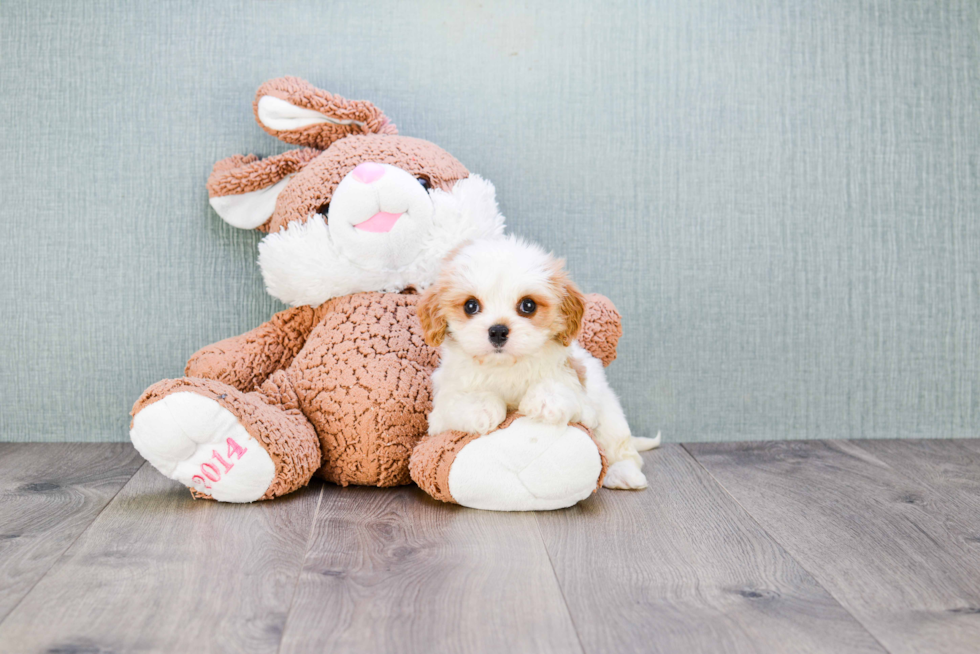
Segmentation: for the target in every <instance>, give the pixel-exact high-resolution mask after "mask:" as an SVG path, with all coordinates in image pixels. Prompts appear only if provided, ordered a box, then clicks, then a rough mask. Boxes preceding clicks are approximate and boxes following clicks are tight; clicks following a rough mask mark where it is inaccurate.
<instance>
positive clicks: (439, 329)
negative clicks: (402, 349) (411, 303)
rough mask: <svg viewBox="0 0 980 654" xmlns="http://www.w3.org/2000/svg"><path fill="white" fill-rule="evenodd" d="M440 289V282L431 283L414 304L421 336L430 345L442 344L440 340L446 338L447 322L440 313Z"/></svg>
mask: <svg viewBox="0 0 980 654" xmlns="http://www.w3.org/2000/svg"><path fill="white" fill-rule="evenodd" d="M441 289H442V285H441V284H439V283H436V284H433V285H432V286H430V287H429V288H428V289H427V290H426V291H425V293H423V294H422V297H420V298H419V302H418V304H416V305H415V310H416V311H417V312H418V314H419V322H420V323H421V324H422V336H423V337H424V338H425V342H426V343H428V344H429V345H431V346H432V347H439V346H440V345H442V342H443V341H444V340H446V330H447V329H449V323H447V322H446V317H445V316H444V315H442V307H441V304H442V302H441V299H440V297H439V295H440V293H441Z"/></svg>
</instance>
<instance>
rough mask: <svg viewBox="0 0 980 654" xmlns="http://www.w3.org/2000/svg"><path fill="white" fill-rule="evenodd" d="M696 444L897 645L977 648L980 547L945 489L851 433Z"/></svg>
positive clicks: (804, 559)
mask: <svg viewBox="0 0 980 654" xmlns="http://www.w3.org/2000/svg"><path fill="white" fill-rule="evenodd" d="M687 447H688V449H689V450H690V451H691V452H692V453H693V454H694V455H695V457H696V458H697V460H698V461H699V462H700V463H702V464H703V465H704V466H705V468H707V469H708V470H709V471H710V472H711V474H712V475H713V476H714V477H715V478H716V479H718V481H719V482H720V483H721V484H722V485H723V486H724V487H725V488H726V489H727V490H728V491H729V492H730V493H731V494H732V495H733V496H734V497H735V499H736V500H737V501H738V502H739V503H740V504H741V505H742V506H743V507H745V508H746V510H748V512H749V513H751V514H752V516H753V517H755V518H756V520H758V521H759V522H760V523H761V524H762V526H763V527H764V528H765V529H766V530H767V531H769V533H771V534H772V535H773V536H774V537H775V538H776V539H777V540H778V541H779V542H780V543H781V544H782V545H783V546H784V547H786V549H787V550H789V552H790V553H791V554H792V555H793V556H794V557H795V558H796V559H797V560H798V561H799V562H800V563H801V564H802V565H803V566H804V567H805V568H806V569H807V570H809V571H810V573H811V574H813V576H814V577H815V578H816V579H817V581H819V582H820V583H821V584H823V585H824V587H826V588H827V589H828V590H829V591H830V592H831V594H833V596H834V597H835V598H837V600H838V601H840V603H841V604H842V605H844V607H845V608H847V609H848V610H849V611H850V612H851V613H852V614H853V615H854V616H855V617H856V618H857V619H858V620H860V621H861V622H862V624H864V625H865V626H866V627H867V628H868V630H869V631H871V633H872V634H874V635H875V637H876V638H877V639H878V640H879V641H880V642H881V643H883V644H884V645H885V647H887V648H888V649H889V650H890V651H892V652H896V653H901V652H910V653H911V652H976V651H977V648H978V643H980V573H978V572H977V570H978V567H977V565H976V562H977V558H978V556H980V552H978V549H977V547H976V544H971V543H967V542H964V541H963V540H962V539H959V538H957V537H956V533H955V530H952V529H951V528H950V525H951V524H954V525H955V524H959V523H958V522H956V523H951V522H950V521H949V520H948V518H947V516H949V515H951V512H950V511H951V509H954V508H955V507H954V506H953V505H951V504H950V503H949V499H948V496H947V495H946V494H944V493H942V492H937V490H936V489H935V488H933V487H930V486H929V485H927V484H925V483H922V480H921V479H920V478H917V477H916V476H913V475H909V474H905V473H902V472H899V471H896V470H895V469H893V468H892V467H891V466H889V465H888V464H887V463H886V462H885V461H883V460H882V459H881V458H878V457H877V456H875V455H874V454H873V453H869V451H867V450H865V449H864V446H863V445H858V444H856V443H849V442H846V441H813V442H799V441H796V442H786V441H784V442H769V443H726V444H722V443H714V444H698V445H689V446H687ZM974 474H976V473H974ZM961 519H962V520H969V521H972V523H973V524H977V516H976V514H975V513H974V514H973V515H972V516H961Z"/></svg>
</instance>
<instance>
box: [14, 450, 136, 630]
mask: <svg viewBox="0 0 980 654" xmlns="http://www.w3.org/2000/svg"><path fill="white" fill-rule="evenodd" d="M145 465H146V461H143V463H141V464H140V465H139V466H138V467H137V468H136V470H134V471H133V474H131V475H130V476H129V479H127V480H126V483H125V484H123V485H122V486H120V487H119V488H118V489H117V490H116V492H115V493H113V494H112V497H110V498H109V501H108V502H106V503H105V504H104V505H103V506H102V508H101V509H99V512H98V513H96V514H95V517H93V518H92V520H91V521H89V523H88V524H87V525H85V529H82V530H81V531H80V532H78V535H77V536H75V538H73V539H72V541H71V542H70V543H68V546H67V547H65V549H63V550H61V554H59V555H58V558H56V559H55V560H54V561H53V562H52V563H51V565H49V566H48V569H47V570H45V571H44V574H43V575H41V576H40V577H38V578H37V581H35V582H34V583H33V584H31V587H30V589H28V591H27V592H26V593H24V594H23V595H22V596H21V598H20V599H19V600H17V603H16V604H14V605H13V606H12V607H10V610H9V611H7V614H6V615H5V616H3V618H0V629H2V628H3V625H4V623H6V621H7V618H9V617H10V616H11V615H13V614H14V611H16V610H17V608H18V607H19V606H20V605H21V604H22V603H23V602H24V600H25V599H27V596H28V595H30V594H31V593H33V592H34V589H35V588H37V585H38V584H39V583H41V582H42V581H43V580H44V579H45V578H47V576H48V575H49V574H51V571H52V570H54V569H55V568H57V567H58V564H59V563H61V560H62V559H64V558H65V554H67V553H68V550H70V549H71V548H73V547H75V543H77V542H78V541H79V539H80V538H81V537H82V536H84V535H85V534H86V532H88V530H89V529H91V528H92V525H94V524H95V523H96V522H97V521H98V519H99V517H100V516H101V515H102V513H103V512H104V511H105V510H106V509H108V508H109V505H110V504H112V503H113V502H115V501H116V498H117V497H118V496H119V493H121V492H122V491H123V489H124V488H126V487H127V486H129V485H130V484H131V483H132V481H133V479H135V478H136V473H138V472H139V471H140V470H142V469H143V466H145Z"/></svg>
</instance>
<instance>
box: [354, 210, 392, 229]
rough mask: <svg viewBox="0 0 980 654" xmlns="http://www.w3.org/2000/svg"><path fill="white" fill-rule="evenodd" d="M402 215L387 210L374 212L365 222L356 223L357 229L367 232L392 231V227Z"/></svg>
mask: <svg viewBox="0 0 980 654" xmlns="http://www.w3.org/2000/svg"><path fill="white" fill-rule="evenodd" d="M401 217H402V214H400V213H388V212H386V211H379V212H378V213H376V214H374V215H373V216H371V217H370V218H368V219H367V220H365V221H364V222H363V223H357V224H356V225H354V227H356V228H357V229H361V230H364V231H365V232H390V231H391V228H392V227H394V226H395V223H396V222H398V219H399V218H401Z"/></svg>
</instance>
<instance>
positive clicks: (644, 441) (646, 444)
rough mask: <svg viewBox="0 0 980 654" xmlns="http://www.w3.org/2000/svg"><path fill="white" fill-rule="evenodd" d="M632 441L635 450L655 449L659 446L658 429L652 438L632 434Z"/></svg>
mask: <svg viewBox="0 0 980 654" xmlns="http://www.w3.org/2000/svg"><path fill="white" fill-rule="evenodd" d="M632 442H633V447H635V448H636V451H637V452H646V451H647V450H655V449H657V448H658V447H660V432H659V431H658V432H657V435H656V436H655V437H654V438H647V437H646V436H633V438H632Z"/></svg>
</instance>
